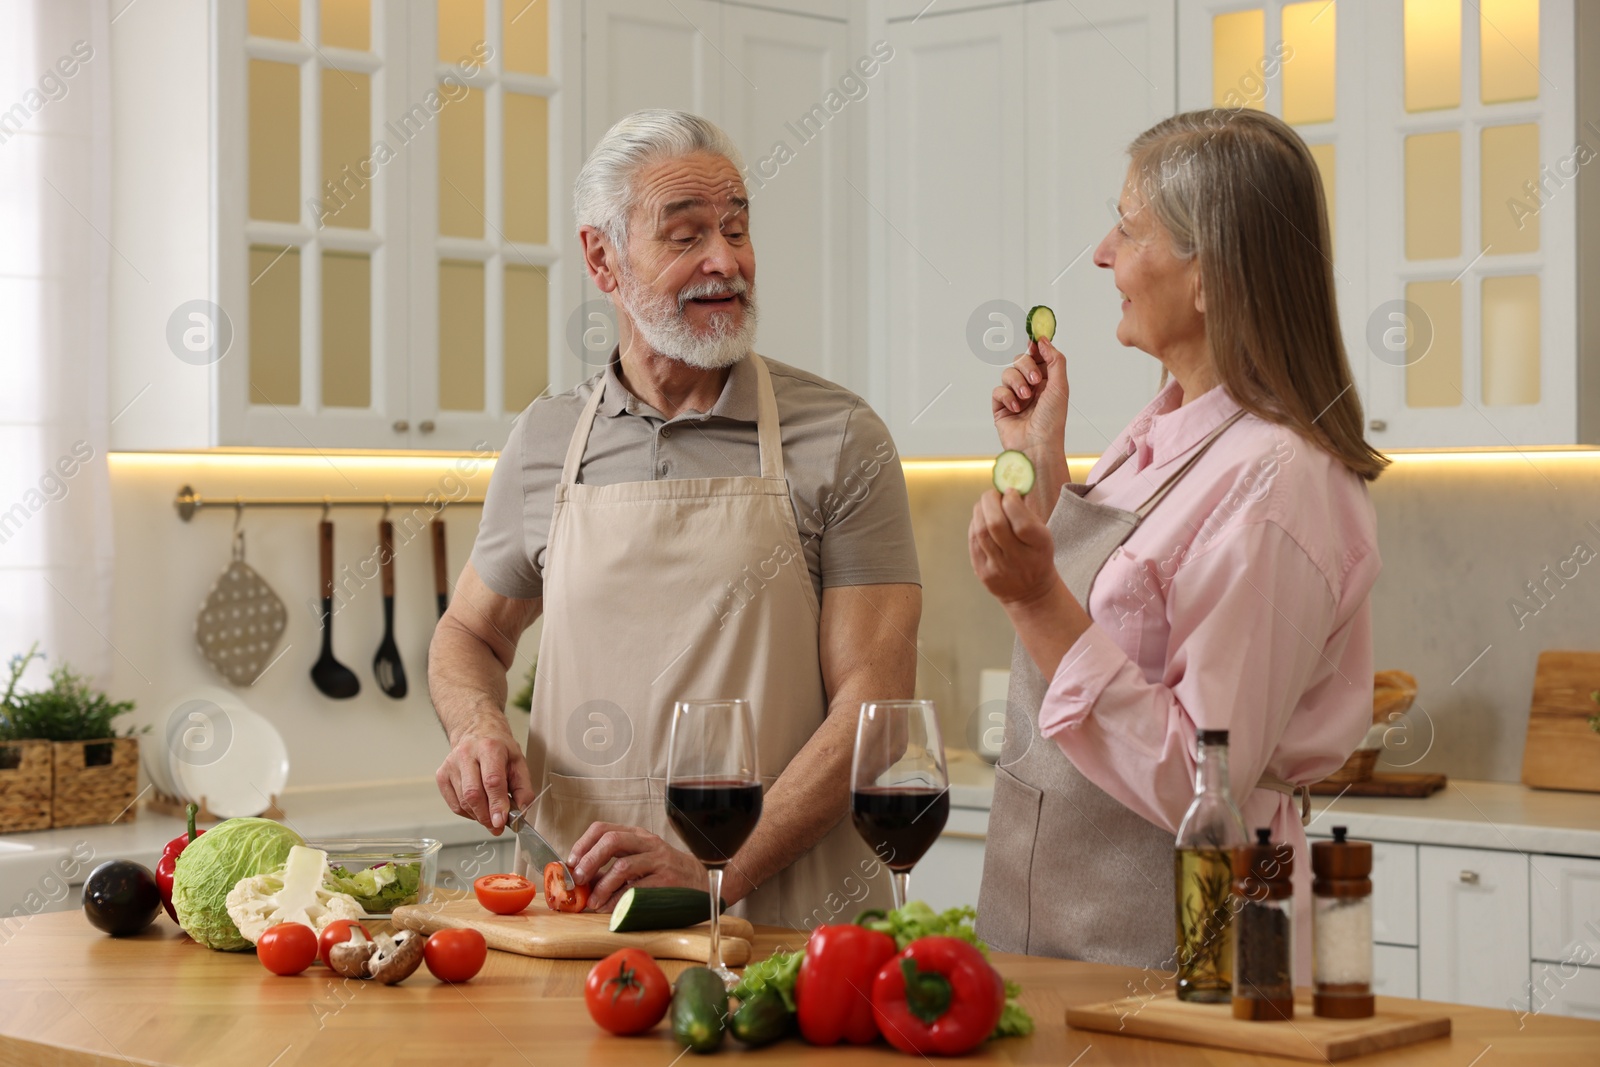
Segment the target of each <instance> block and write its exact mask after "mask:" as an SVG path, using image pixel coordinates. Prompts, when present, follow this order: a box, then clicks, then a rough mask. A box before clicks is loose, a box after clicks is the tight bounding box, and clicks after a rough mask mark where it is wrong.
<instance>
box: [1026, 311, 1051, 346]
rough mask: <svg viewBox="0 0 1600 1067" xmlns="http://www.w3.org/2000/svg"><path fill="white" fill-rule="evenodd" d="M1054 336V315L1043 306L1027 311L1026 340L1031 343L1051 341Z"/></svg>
mask: <svg viewBox="0 0 1600 1067" xmlns="http://www.w3.org/2000/svg"><path fill="white" fill-rule="evenodd" d="M1055 336H1056V313H1055V312H1054V311H1051V310H1050V309H1049V308H1047V307H1045V306H1044V305H1043V304H1036V305H1034V306H1033V307H1031V308H1029V309H1028V338H1029V340H1033V341H1053V340H1055Z"/></svg>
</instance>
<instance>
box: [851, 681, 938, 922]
mask: <svg viewBox="0 0 1600 1067" xmlns="http://www.w3.org/2000/svg"><path fill="white" fill-rule="evenodd" d="M850 814H851V818H852V819H853V820H854V822H855V825H856V832H857V833H859V834H860V835H861V836H862V837H863V838H865V839H866V842H867V844H868V845H870V846H871V847H872V851H873V852H875V853H877V855H878V858H879V859H880V860H882V861H883V864H884V866H886V867H888V868H889V873H890V880H891V883H892V885H893V887H894V906H895V907H897V908H901V907H904V906H905V903H906V891H907V890H908V889H909V887H910V881H911V868H912V867H913V866H914V865H915V864H916V862H917V861H918V860H920V859H921V858H922V856H923V853H925V852H927V851H928V848H929V847H930V846H931V845H932V844H933V842H934V841H935V840H936V839H937V838H938V836H939V833H940V831H942V830H943V829H944V824H945V820H947V819H948V818H949V817H950V775H949V774H948V773H947V772H946V770H945V764H944V741H943V740H942V739H941V737H940V735H939V716H938V713H937V712H935V711H934V709H933V701H931V700H875V701H868V702H867V703H865V704H862V705H861V717H860V719H858V720H857V721H856V752H855V759H854V760H853V762H852V764H851V768H850Z"/></svg>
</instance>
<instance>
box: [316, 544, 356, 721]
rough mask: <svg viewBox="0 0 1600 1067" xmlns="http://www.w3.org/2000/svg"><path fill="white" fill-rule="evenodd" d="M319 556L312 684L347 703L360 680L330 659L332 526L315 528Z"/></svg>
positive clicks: (331, 649) (350, 671)
mask: <svg viewBox="0 0 1600 1067" xmlns="http://www.w3.org/2000/svg"><path fill="white" fill-rule="evenodd" d="M317 541H318V545H317V547H318V555H319V556H320V562H321V566H322V655H321V656H320V657H318V659H317V662H316V663H314V664H312V666H311V684H313V685H315V686H316V687H317V689H318V690H319V691H320V692H321V693H322V694H323V695H324V696H330V697H332V698H333V699H335V700H348V699H349V698H350V697H353V696H355V695H356V694H357V693H359V692H361V679H359V678H357V677H356V675H355V672H354V671H352V670H351V669H350V668H349V667H346V666H345V665H344V664H343V663H340V662H339V661H338V660H336V659H334V658H333V523H331V522H329V521H328V520H327V519H323V520H322V522H321V523H320V524H318V526H317Z"/></svg>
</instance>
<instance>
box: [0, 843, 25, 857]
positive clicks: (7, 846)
mask: <svg viewBox="0 0 1600 1067" xmlns="http://www.w3.org/2000/svg"><path fill="white" fill-rule="evenodd" d="M32 851H33V846H32V845H19V844H16V843H15V842H12V841H0V858H4V857H6V856H14V855H16V854H17V853H18V852H32Z"/></svg>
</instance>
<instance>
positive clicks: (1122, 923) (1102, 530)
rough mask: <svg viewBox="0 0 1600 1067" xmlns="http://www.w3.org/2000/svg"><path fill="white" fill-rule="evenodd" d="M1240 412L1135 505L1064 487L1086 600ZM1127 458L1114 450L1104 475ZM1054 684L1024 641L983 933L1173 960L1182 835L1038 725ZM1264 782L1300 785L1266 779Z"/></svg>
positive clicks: (1072, 552)
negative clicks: (1175, 876) (1123, 798)
mask: <svg viewBox="0 0 1600 1067" xmlns="http://www.w3.org/2000/svg"><path fill="white" fill-rule="evenodd" d="M1243 414H1244V412H1242V411H1241V412H1238V413H1236V414H1235V415H1234V416H1233V417H1232V418H1230V419H1228V420H1227V421H1225V422H1224V423H1223V424H1222V425H1221V426H1218V427H1217V428H1216V429H1215V430H1213V431H1212V432H1211V434H1210V436H1208V437H1207V438H1206V439H1205V440H1204V441H1202V442H1201V443H1200V445H1199V447H1198V448H1196V449H1195V452H1194V454H1193V455H1192V456H1190V457H1189V458H1188V459H1187V460H1185V461H1184V463H1183V465H1182V466H1180V467H1179V468H1178V469H1177V470H1176V471H1174V472H1173V473H1172V475H1171V476H1170V477H1169V478H1168V479H1167V480H1166V481H1165V482H1163V483H1162V484H1161V485H1160V487H1158V488H1157V489H1156V491H1155V492H1154V493H1152V494H1151V495H1150V498H1149V499H1148V500H1146V501H1145V502H1144V503H1143V504H1141V505H1140V506H1139V508H1138V510H1136V511H1124V510H1123V509H1121V508H1114V507H1109V506H1107V505H1104V504H1095V503H1092V502H1090V501H1087V500H1085V499H1083V495H1084V494H1085V493H1086V492H1088V490H1089V488H1090V487H1089V486H1087V485H1076V484H1073V485H1068V486H1067V487H1066V489H1065V490H1064V491H1063V492H1062V494H1061V499H1060V500H1059V501H1058V502H1057V503H1056V507H1055V510H1054V512H1052V513H1051V515H1050V521H1049V526H1050V533H1051V536H1052V537H1053V538H1054V541H1055V552H1056V569H1057V570H1058V571H1059V572H1060V573H1061V577H1062V580H1063V581H1064V582H1065V583H1066V586H1067V588H1068V589H1070V590H1071V591H1072V595H1073V596H1075V597H1077V598H1078V603H1080V604H1084V605H1087V604H1088V603H1089V590H1090V588H1091V587H1092V586H1093V584H1094V579H1095V576H1096V575H1097V574H1099V573H1100V568H1101V567H1102V566H1104V564H1105V562H1106V560H1107V559H1109V558H1110V556H1111V553H1112V552H1114V551H1116V549H1117V548H1118V547H1119V546H1120V545H1121V544H1122V543H1123V542H1124V541H1126V540H1127V539H1128V537H1129V536H1130V535H1131V534H1132V533H1133V531H1134V530H1135V529H1136V528H1137V527H1138V525H1139V523H1140V522H1142V521H1143V520H1144V517H1145V516H1146V515H1148V514H1150V512H1151V511H1152V510H1154V508H1155V506H1156V505H1157V504H1159V503H1160V502H1161V500H1162V498H1163V497H1165V496H1166V495H1167V493H1168V492H1169V491H1170V490H1171V489H1172V487H1173V486H1175V485H1176V484H1177V483H1178V480H1179V479H1180V478H1182V477H1183V476H1184V475H1185V474H1187V473H1188V471H1189V468H1190V467H1192V466H1194V464H1195V462H1196V461H1197V460H1199V458H1200V457H1201V456H1202V455H1204V454H1205V452H1206V450H1207V449H1208V448H1210V447H1211V444H1212V442H1213V441H1215V440H1216V439H1217V437H1218V435H1220V434H1221V433H1222V431H1224V430H1226V429H1227V428H1228V427H1229V426H1231V425H1233V423H1234V422H1235V421H1237V420H1238V419H1239V418H1240V417H1241V416H1242V415H1243ZM1126 459H1127V456H1126V455H1124V456H1122V457H1120V458H1118V460H1117V461H1116V462H1115V463H1113V464H1112V465H1111V467H1110V468H1109V469H1108V470H1107V471H1106V472H1105V474H1103V475H1101V479H1100V480H1102V481H1103V480H1104V479H1105V478H1106V477H1109V476H1110V474H1111V473H1112V471H1115V470H1116V469H1117V468H1118V467H1120V466H1121V465H1122V463H1123V461H1124V460H1126ZM1048 686H1049V679H1047V678H1045V677H1044V676H1043V674H1041V673H1040V671H1039V668H1038V667H1037V666H1036V665H1035V664H1034V662H1033V659H1032V658H1031V657H1030V656H1029V655H1028V653H1027V652H1026V651H1025V650H1024V649H1023V647H1022V642H1021V641H1018V642H1017V644H1016V648H1015V649H1014V651H1013V652H1012V656H1011V691H1010V693H1009V694H1008V695H1007V699H1006V724H1005V740H1004V742H1003V744H1002V747H1001V755H1000V762H999V764H998V765H997V766H996V767H995V782H994V803H993V806H992V807H991V808H990V811H989V830H988V836H987V841H986V843H985V847H984V857H983V883H982V887H981V889H980V890H979V893H978V936H980V937H982V938H983V939H984V940H985V941H987V942H988V943H989V944H990V945H991V946H992V947H994V948H996V949H999V950H1002V951H1005V952H1027V953H1031V954H1033V955H1043V956H1065V957H1069V958H1072V959H1080V960H1088V961H1091V962H1094V963H1116V964H1124V965H1128V966H1136V967H1161V966H1163V965H1169V964H1170V963H1171V960H1172V956H1173V951H1174V946H1175V944H1176V938H1175V929H1174V921H1175V920H1174V912H1173V896H1172V849H1173V839H1174V835H1173V833H1172V832H1171V831H1169V830H1166V829H1163V828H1161V827H1159V826H1156V825H1154V824H1153V823H1150V822H1148V821H1146V820H1145V819H1144V818H1143V817H1142V816H1140V815H1138V814H1135V813H1134V812H1133V811H1132V810H1130V809H1129V808H1127V807H1125V806H1124V805H1123V804H1122V803H1120V802H1119V801H1117V800H1116V799H1114V798H1113V797H1111V796H1110V795H1109V794H1107V793H1106V792H1105V791H1104V790H1102V789H1101V788H1100V787H1099V786H1097V785H1095V784H1094V783H1093V782H1091V781H1089V779H1088V778H1086V777H1084V775H1083V774H1082V773H1081V772H1079V770H1078V769H1077V767H1075V766H1073V764H1072V761H1071V760H1069V759H1068V758H1067V757H1066V755H1065V754H1063V753H1062V751H1061V749H1060V748H1059V747H1058V746H1057V745H1056V743H1055V742H1054V741H1051V740H1049V739H1048V738H1046V737H1044V736H1043V735H1042V734H1041V733H1040V732H1039V709H1040V707H1041V706H1042V704H1043V703H1044V694H1045V690H1046V689H1047V688H1048ZM1258 786H1259V787H1260V788H1264V789H1275V790H1277V791H1279V792H1292V791H1293V790H1292V787H1290V786H1289V785H1287V784H1286V783H1284V782H1282V781H1280V780H1279V779H1277V778H1275V777H1273V776H1270V775H1269V776H1263V778H1262V780H1261V781H1260V782H1259V783H1258Z"/></svg>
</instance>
